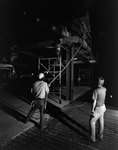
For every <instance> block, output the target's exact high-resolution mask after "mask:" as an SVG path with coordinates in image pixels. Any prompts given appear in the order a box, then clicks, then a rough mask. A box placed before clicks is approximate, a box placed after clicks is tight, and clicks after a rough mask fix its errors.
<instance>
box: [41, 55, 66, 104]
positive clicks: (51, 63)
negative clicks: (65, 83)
mask: <svg viewBox="0 0 118 150" xmlns="http://www.w3.org/2000/svg"><path fill="white" fill-rule="evenodd" d="M63 67H64V66H63V64H62V57H61V55H60V56H58V57H53V58H39V60H38V70H39V71H40V72H44V73H48V78H45V79H46V80H47V82H48V83H49V82H50V81H52V80H53V79H54V78H55V77H56V76H57V75H59V76H58V78H56V80H55V81H54V82H53V83H52V86H51V87H50V93H51V94H52V95H57V96H58V97H59V103H61V97H62V89H61V85H62V79H61V78H62V73H61V71H62V68H63Z"/></svg>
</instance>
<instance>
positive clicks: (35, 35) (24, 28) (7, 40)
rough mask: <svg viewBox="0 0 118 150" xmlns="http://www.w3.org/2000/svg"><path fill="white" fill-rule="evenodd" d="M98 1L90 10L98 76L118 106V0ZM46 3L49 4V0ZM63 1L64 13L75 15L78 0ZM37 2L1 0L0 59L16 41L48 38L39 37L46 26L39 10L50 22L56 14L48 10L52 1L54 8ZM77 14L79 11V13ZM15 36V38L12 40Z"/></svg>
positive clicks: (110, 100) (111, 100)
mask: <svg viewBox="0 0 118 150" xmlns="http://www.w3.org/2000/svg"><path fill="white" fill-rule="evenodd" d="M94 1H95V2H94V4H93V5H92V8H91V10H90V23H91V36H92V45H93V47H92V50H93V53H94V54H95V56H96V58H97V59H98V66H99V67H98V70H97V71H98V72H97V73H98V76H103V77H104V78H105V87H106V88H107V93H108V94H107V98H108V101H109V104H111V105H114V106H115V105H117V106H118V101H117V100H118V94H117V93H118V92H117V90H118V69H117V64H118V58H117V57H118V41H117V40H118V9H117V8H118V2H117V0H94ZM35 2H36V3H37V6H39V5H38V1H35ZM46 2H47V3H49V1H46ZM52 2H54V1H52ZM60 2H61V1H58V3H57V6H58V5H59V7H60V8H62V10H63V12H65V13H67V14H68V15H67V16H68V18H69V17H72V16H71V11H70V9H71V8H74V7H75V5H77V4H78V3H77V1H76V0H73V1H72V0H70V1H68V2H69V5H68V4H67V6H68V7H65V6H66V3H60ZM36 3H34V4H33V5H31V4H32V3H30V1H22V0H21V1H19V2H18V1H17V0H16V1H15V0H13V1H12V2H11V1H7V0H1V2H0V20H1V22H0V60H1V58H2V56H3V55H5V54H8V53H9V47H10V45H12V44H13V43H16V44H17V43H18V42H17V41H18V40H19V41H20V43H23V42H24V43H25V42H26V43H28V42H29V41H38V40H39V39H40V40H41V38H45V37H43V35H42V36H39V31H41V30H42V28H41V27H40V26H39V25H38V21H40V19H42V18H41V16H39V15H37V14H40V11H39V10H40V9H41V12H43V19H46V17H47V16H50V18H48V17H47V18H48V21H49V19H50V21H52V20H51V19H53V21H54V18H55V19H56V14H55V13H54V14H53V13H52V14H51V13H50V15H49V12H48V10H50V9H51V10H52V6H51V3H50V7H47V5H44V2H43V0H41V3H40V9H39V7H36ZM55 4H56V3H55ZM63 4H64V5H63ZM52 5H53V3H52ZM59 7H56V8H59ZM56 8H55V9H54V10H53V11H55V12H56V13H57V12H58V11H59V9H56ZM32 12H33V13H32ZM59 14H60V17H59ZM75 14H77V12H76V13H75ZM77 15H80V14H77ZM67 16H65V15H63V13H57V17H58V18H60V20H61V21H63V19H62V18H63V17H65V18H66V17H67ZM65 18H64V19H65ZM56 22H57V20H56ZM43 32H46V31H43ZM14 33H15V34H14ZM14 35H15V37H14ZM48 35H49V34H48ZM23 37H24V39H23ZM26 37H27V38H26ZM11 38H13V39H14V40H11ZM47 39H48V37H47ZM24 43H23V44H24ZM3 49H4V50H3ZM111 97H112V98H111Z"/></svg>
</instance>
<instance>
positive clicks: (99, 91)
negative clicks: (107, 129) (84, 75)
mask: <svg viewBox="0 0 118 150" xmlns="http://www.w3.org/2000/svg"><path fill="white" fill-rule="evenodd" d="M103 84H104V79H103V78H102V77H100V78H99V81H98V87H97V88H96V89H95V90H94V92H93V97H92V99H93V105H92V110H91V117H90V122H89V123H90V124H89V125H90V132H91V133H90V134H91V135H90V139H91V141H93V142H95V141H96V129H95V128H96V122H97V120H98V121H99V133H98V136H99V139H101V140H102V139H103V131H104V112H105V111H106V107H105V98H106V91H107V89H106V88H105V87H103Z"/></svg>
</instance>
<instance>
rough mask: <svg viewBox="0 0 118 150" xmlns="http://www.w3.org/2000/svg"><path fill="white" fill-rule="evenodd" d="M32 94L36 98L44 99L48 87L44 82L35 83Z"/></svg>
mask: <svg viewBox="0 0 118 150" xmlns="http://www.w3.org/2000/svg"><path fill="white" fill-rule="evenodd" d="M33 93H34V95H35V97H36V98H41V99H43V98H45V96H46V93H47V94H48V93H49V87H48V85H47V83H46V82H44V81H36V82H35V83H34V87H33Z"/></svg>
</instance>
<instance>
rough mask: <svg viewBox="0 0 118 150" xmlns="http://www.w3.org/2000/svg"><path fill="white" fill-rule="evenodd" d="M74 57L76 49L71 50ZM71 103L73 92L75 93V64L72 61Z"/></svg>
mask: <svg viewBox="0 0 118 150" xmlns="http://www.w3.org/2000/svg"><path fill="white" fill-rule="evenodd" d="M73 55H74V48H73V47H72V48H71V58H72V57H73ZM70 73H71V101H73V92H74V62H73V60H72V61H71V70H70Z"/></svg>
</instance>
